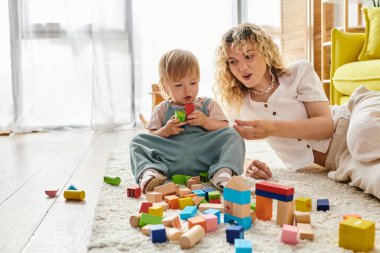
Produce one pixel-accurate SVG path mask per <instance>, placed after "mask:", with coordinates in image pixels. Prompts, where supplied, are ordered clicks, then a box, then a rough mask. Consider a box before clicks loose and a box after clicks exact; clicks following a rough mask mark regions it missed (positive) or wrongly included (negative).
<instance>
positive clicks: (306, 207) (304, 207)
mask: <svg viewBox="0 0 380 253" xmlns="http://www.w3.org/2000/svg"><path fill="white" fill-rule="evenodd" d="M311 207H312V205H311V198H304V197H300V198H296V211H301V212H310V211H311Z"/></svg>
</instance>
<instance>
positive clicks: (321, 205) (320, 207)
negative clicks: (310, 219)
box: [317, 199, 330, 211]
mask: <svg viewBox="0 0 380 253" xmlns="http://www.w3.org/2000/svg"><path fill="white" fill-rule="evenodd" d="M327 210H330V204H329V200H328V199H317V211H327Z"/></svg>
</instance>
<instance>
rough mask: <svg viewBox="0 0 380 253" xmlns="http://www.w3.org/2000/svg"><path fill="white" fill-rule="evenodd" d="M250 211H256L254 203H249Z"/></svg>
mask: <svg viewBox="0 0 380 253" xmlns="http://www.w3.org/2000/svg"><path fill="white" fill-rule="evenodd" d="M251 210H253V211H256V203H251Z"/></svg>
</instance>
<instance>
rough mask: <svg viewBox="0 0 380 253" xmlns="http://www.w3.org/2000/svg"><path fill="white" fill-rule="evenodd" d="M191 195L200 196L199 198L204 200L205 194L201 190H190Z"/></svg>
mask: <svg viewBox="0 0 380 253" xmlns="http://www.w3.org/2000/svg"><path fill="white" fill-rule="evenodd" d="M192 193H194V194H196V195H197V196H201V197H205V198H206V192H205V191H203V190H192Z"/></svg>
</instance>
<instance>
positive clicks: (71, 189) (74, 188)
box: [67, 184, 78, 191]
mask: <svg viewBox="0 0 380 253" xmlns="http://www.w3.org/2000/svg"><path fill="white" fill-rule="evenodd" d="M67 190H70V191H76V190H78V188H76V187H75V186H74V185H73V184H71V185H70V186H69V187H68V188H67Z"/></svg>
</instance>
